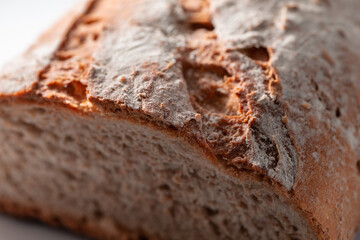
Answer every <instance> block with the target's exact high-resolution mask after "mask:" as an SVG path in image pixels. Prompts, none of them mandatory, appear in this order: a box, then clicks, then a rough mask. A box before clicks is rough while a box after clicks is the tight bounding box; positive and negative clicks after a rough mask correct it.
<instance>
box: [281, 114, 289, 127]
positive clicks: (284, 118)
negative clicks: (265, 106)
mask: <svg viewBox="0 0 360 240" xmlns="http://www.w3.org/2000/svg"><path fill="white" fill-rule="evenodd" d="M281 121H282V122H283V123H284V124H286V125H288V122H289V121H288V118H287V116H286V115H285V116H283V117H282V118H281Z"/></svg>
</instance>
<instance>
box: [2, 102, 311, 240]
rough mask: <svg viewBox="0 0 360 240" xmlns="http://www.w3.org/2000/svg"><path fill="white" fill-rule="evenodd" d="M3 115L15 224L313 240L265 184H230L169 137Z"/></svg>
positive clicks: (31, 108) (40, 114)
mask: <svg viewBox="0 0 360 240" xmlns="http://www.w3.org/2000/svg"><path fill="white" fill-rule="evenodd" d="M0 109H1V110H0V131H1V133H2V134H1V135H0V141H1V142H2V144H1V147H0V156H1V158H0V161H1V162H0V164H1V169H0V179H1V182H2V184H1V187H0V203H2V202H3V201H5V202H11V203H12V204H14V205H16V206H18V209H19V211H20V214H21V209H32V211H33V213H36V214H35V215H34V217H40V218H43V219H50V220H52V221H55V223H56V222H57V223H58V224H59V223H60V224H63V225H65V226H66V225H67V224H68V223H67V221H68V218H69V219H71V220H72V221H75V222H77V224H76V225H75V228H78V229H77V230H80V229H82V228H85V226H86V225H90V226H96V228H98V231H100V232H106V234H105V235H99V236H97V237H99V238H100V239H169V240H170V239H178V240H181V239H209V240H210V239H315V238H316V237H315V232H314V231H313V230H311V227H309V225H308V224H309V223H308V222H307V221H306V220H305V219H304V216H303V213H301V211H300V210H299V209H297V207H296V206H295V205H293V204H291V203H289V201H288V199H286V198H285V197H284V196H282V195H280V194H278V193H276V191H274V189H273V186H271V184H270V183H269V182H267V181H266V180H265V179H262V177H261V176H251V175H250V174H243V175H242V176H239V177H235V176H231V175H229V174H228V173H226V172H225V170H224V169H222V168H221V167H216V166H215V165H214V164H213V163H211V161H209V159H208V157H206V156H205V155H204V153H203V152H201V149H199V148H198V147H196V145H191V144H189V143H188V142H187V141H185V139H184V138H183V137H181V136H176V134H175V133H172V134H169V133H167V132H163V131H159V130H158V129H154V128H153V127H150V126H145V125H141V124H138V123H134V122H132V121H129V120H126V119H118V118H114V117H111V118H109V117H108V118H105V117H103V116H99V115H93V114H90V115H81V114H78V113H74V112H73V111H71V110H67V109H61V108H56V107H55V108H54V107H52V106H41V105H31V104H7V105H4V104H2V105H1V108H0ZM34 139H36V140H34ZM0 205H1V204H0ZM5 209H6V208H5ZM24 212H25V211H24ZM10 213H12V212H11V210H10ZM23 214H24V213H23ZM24 215H26V214H24ZM70 227H72V228H74V226H71V225H70ZM124 229H125V230H126V231H125V233H128V235H126V234H124ZM124 236H126V237H124Z"/></svg>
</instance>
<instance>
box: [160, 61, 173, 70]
mask: <svg viewBox="0 0 360 240" xmlns="http://www.w3.org/2000/svg"><path fill="white" fill-rule="evenodd" d="M173 65H174V63H173V62H172V61H170V62H169V63H168V65H167V66H166V67H165V68H164V69H163V70H162V71H164V72H165V71H166V70H169V68H171V67H172V66H173Z"/></svg>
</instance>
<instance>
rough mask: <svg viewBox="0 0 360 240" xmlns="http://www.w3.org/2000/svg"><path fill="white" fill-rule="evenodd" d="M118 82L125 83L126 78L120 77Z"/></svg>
mask: <svg viewBox="0 0 360 240" xmlns="http://www.w3.org/2000/svg"><path fill="white" fill-rule="evenodd" d="M120 81H121V82H122V83H124V82H125V81H126V78H125V76H124V75H123V76H121V77H120Z"/></svg>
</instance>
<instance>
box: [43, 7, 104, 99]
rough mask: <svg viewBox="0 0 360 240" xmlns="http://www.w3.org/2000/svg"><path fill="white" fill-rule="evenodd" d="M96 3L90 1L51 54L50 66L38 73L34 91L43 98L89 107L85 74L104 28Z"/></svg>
mask: <svg viewBox="0 0 360 240" xmlns="http://www.w3.org/2000/svg"><path fill="white" fill-rule="evenodd" d="M99 2H100V1H99V0H92V1H90V2H89V4H88V7H87V9H86V10H85V12H84V13H83V14H82V15H81V17H80V18H78V19H77V20H75V21H74V23H73V25H72V26H71V27H70V29H69V30H68V32H67V34H66V36H65V38H64V40H63V42H62V44H61V45H60V46H59V48H58V50H57V51H56V52H55V53H54V54H53V57H52V61H51V63H50V64H49V65H48V66H46V67H45V68H44V69H43V70H41V71H40V73H39V82H38V84H37V86H36V88H37V89H38V90H37V92H38V93H39V94H42V95H43V96H44V97H45V98H49V99H54V100H59V101H67V102H69V103H70V104H72V105H75V106H86V105H88V104H89V103H88V101H87V93H88V91H87V79H86V75H87V74H88V70H89V67H90V64H91V63H92V62H93V58H92V53H93V51H94V49H95V48H96V46H97V42H98V38H99V34H100V33H101V32H102V31H103V28H104V19H101V18H99V17H96V10H97V6H98V5H99ZM94 13H95V14H94Z"/></svg>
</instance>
